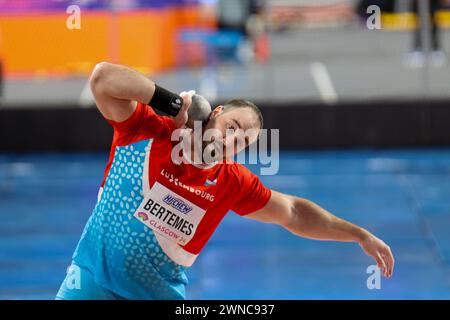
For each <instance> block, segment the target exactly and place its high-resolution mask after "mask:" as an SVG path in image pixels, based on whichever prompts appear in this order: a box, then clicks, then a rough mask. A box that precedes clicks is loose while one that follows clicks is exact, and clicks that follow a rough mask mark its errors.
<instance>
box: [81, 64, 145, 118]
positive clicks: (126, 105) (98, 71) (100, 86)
mask: <svg viewBox="0 0 450 320" xmlns="http://www.w3.org/2000/svg"><path fill="white" fill-rule="evenodd" d="M108 66H109V64H108V63H99V64H97V65H96V66H95V68H94V71H93V72H92V74H91V77H90V79H89V84H90V87H91V91H92V94H93V96H94V99H95V102H96V105H97V108H98V110H99V111H100V113H101V114H102V115H103V117H105V118H106V119H107V120H112V121H115V122H121V121H125V120H127V119H128V118H129V117H130V116H131V115H132V114H133V112H134V110H135V109H136V105H137V101H132V100H123V99H118V98H115V97H111V96H110V95H108V94H106V91H105V85H106V84H105V81H104V78H105V73H106V72H107V70H106V69H107V68H108Z"/></svg>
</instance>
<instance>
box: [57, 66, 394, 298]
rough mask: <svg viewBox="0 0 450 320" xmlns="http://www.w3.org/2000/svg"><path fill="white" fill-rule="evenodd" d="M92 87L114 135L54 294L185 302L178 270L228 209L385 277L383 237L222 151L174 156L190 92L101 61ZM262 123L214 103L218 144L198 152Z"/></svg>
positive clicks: (245, 108)
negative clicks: (350, 250)
mask: <svg viewBox="0 0 450 320" xmlns="http://www.w3.org/2000/svg"><path fill="white" fill-rule="evenodd" d="M90 84H91V89H92V92H93V95H94V97H95V100H96V103H97V107H98V109H99V111H100V112H101V114H102V115H103V116H104V117H105V119H106V121H108V122H109V123H110V124H111V125H112V127H113V128H114V137H113V141H112V146H111V151H110V157H109V161H108V164H107V166H106V169H105V175H104V179H103V182H102V184H101V188H100V191H99V195H98V200H97V204H96V206H95V208H94V210H93V213H92V215H91V217H90V218H89V221H88V222H87V224H86V226H85V229H84V231H83V234H82V235H81V239H80V241H79V243H78V246H77V248H76V250H75V253H74V254H73V257H72V265H71V267H70V268H69V271H68V275H67V277H66V279H65V280H64V281H63V283H62V285H61V288H60V290H59V292H58V294H57V297H56V298H57V299H185V286H186V284H187V283H188V279H187V277H186V274H185V269H186V268H188V267H190V266H191V265H192V264H193V263H194V261H195V259H196V258H197V256H198V254H199V253H200V252H201V250H202V248H203V247H204V246H205V244H206V243H207V242H208V240H209V238H210V237H211V235H212V234H213V232H214V230H215V229H216V228H217V226H218V224H219V223H220V221H221V220H222V219H223V218H224V216H225V215H226V214H227V212H228V211H229V210H233V211H234V212H236V213H237V214H239V215H241V216H245V217H247V218H250V219H255V220H258V221H261V222H264V223H272V224H278V225H280V226H282V227H284V228H285V229H286V230H288V231H290V232H292V233H293V234H295V235H298V236H301V237H306V238H310V239H316V240H333V241H345V242H357V243H358V244H359V245H360V246H361V248H362V249H363V250H364V252H365V253H366V254H368V255H369V256H371V257H373V258H374V259H375V260H376V262H377V264H378V267H380V268H381V269H382V270H383V275H384V276H385V277H390V276H391V275H392V271H393V267H394V259H393V256H392V253H391V250H390V248H389V247H388V246H387V245H386V244H385V243H384V242H383V241H382V240H380V239H378V238H377V237H375V236H374V235H372V234H371V233H370V232H368V231H367V230H365V229H363V228H361V227H358V226H356V225H354V224H351V223H350V222H347V221H344V220H342V219H340V218H337V217H335V216H334V215H332V214H331V213H329V212H328V211H326V210H324V209H322V208H321V207H319V206H318V205H316V204H314V203H312V202H310V201H308V200H306V199H302V198H299V197H296V196H293V195H287V194H283V193H280V192H277V191H274V190H270V189H268V188H267V187H265V186H264V185H263V184H262V183H261V182H260V180H259V179H258V177H257V176H256V175H254V174H253V173H251V172H250V171H249V170H248V169H246V168H245V167H244V166H243V165H241V164H238V163H235V162H233V161H232V160H230V159H229V158H230V155H227V157H226V158H225V160H226V161H217V160H218V159H217V156H215V160H214V161H210V162H208V163H206V162H205V163H196V162H195V161H193V160H194V158H195V157H194V156H195V150H194V152H192V153H190V154H189V153H188V152H186V153H187V154H189V155H188V156H185V155H184V149H183V151H182V152H181V153H182V155H183V157H184V158H186V159H187V161H181V162H179V161H178V162H177V161H173V152H172V151H173V148H174V146H175V145H176V144H177V143H178V142H176V141H173V139H172V138H171V137H172V135H173V133H174V132H175V131H177V130H189V129H185V125H186V123H187V121H188V109H189V107H190V105H191V102H192V96H193V93H192V92H189V93H183V94H180V95H177V94H174V93H172V92H170V91H168V90H166V89H164V88H162V87H160V86H158V85H157V84H155V83H154V82H153V81H151V80H150V79H148V78H147V77H145V76H144V75H142V74H140V73H138V72H137V71H135V70H132V69H130V68H128V67H125V66H120V65H115V64H111V63H106V62H102V63H99V64H98V65H97V66H96V67H95V68H94V71H93V73H92V76H91V79H90ZM154 109H157V110H160V111H164V112H165V113H166V114H169V115H172V116H173V117H170V116H160V115H157V114H156V113H155V111H154ZM262 122H263V121H262V116H261V113H260V112H259V110H258V108H257V107H256V106H255V105H254V104H253V103H251V102H248V101H245V100H232V101H230V102H228V103H227V104H225V105H224V106H218V107H216V108H215V109H214V110H213V111H212V112H211V113H210V114H209V117H208V120H207V122H205V124H204V127H205V129H215V130H216V131H219V132H221V133H223V139H222V141H218V140H217V138H216V140H215V141H213V140H211V143H208V142H206V143H202V144H201V148H203V149H207V148H208V146H211V145H213V148H212V149H213V150H215V151H220V148H216V147H217V142H222V143H223V144H222V145H223V146H230V145H232V144H233V143H235V145H233V148H232V150H233V154H236V153H238V152H239V151H241V150H243V149H244V148H245V147H246V146H248V145H249V144H252V143H254V142H255V141H256V140H257V138H258V132H259V130H260V129H261V128H262V124H263V123H262ZM240 129H242V130H251V129H253V130H254V131H255V132H256V134H251V135H250V136H249V137H248V138H247V139H246V140H245V143H237V142H236V139H235V137H233V134H231V135H230V134H228V133H227V132H229V131H230V130H231V132H233V131H234V130H240ZM189 132H190V131H189ZM191 133H192V132H191ZM230 137H231V138H230ZM193 149H195V148H193ZM74 279H75V280H74Z"/></svg>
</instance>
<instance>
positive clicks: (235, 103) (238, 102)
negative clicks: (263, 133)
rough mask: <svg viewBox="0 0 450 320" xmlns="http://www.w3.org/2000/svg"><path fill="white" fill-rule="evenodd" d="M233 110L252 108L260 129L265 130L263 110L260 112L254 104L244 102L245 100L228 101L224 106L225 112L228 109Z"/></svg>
mask: <svg viewBox="0 0 450 320" xmlns="http://www.w3.org/2000/svg"><path fill="white" fill-rule="evenodd" d="M233 108H250V109H252V110H253V112H254V113H255V115H256V117H257V119H258V123H259V128H260V129H262V128H263V123H264V122H263V116H262V113H261V110H259V108H258V107H257V106H256V105H255V104H254V103H253V102H251V101H248V100H244V99H232V100H229V101H227V102H226V103H225V104H224V106H223V110H224V111H226V110H228V109H233Z"/></svg>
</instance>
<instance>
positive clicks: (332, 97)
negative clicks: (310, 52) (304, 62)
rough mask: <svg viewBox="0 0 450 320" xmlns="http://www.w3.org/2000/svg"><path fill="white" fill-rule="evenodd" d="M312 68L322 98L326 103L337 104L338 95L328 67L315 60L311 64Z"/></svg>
mask: <svg viewBox="0 0 450 320" xmlns="http://www.w3.org/2000/svg"><path fill="white" fill-rule="evenodd" d="M310 70H311V75H312V77H313V79H314V82H315V84H316V86H317V90H318V91H319V94H320V97H321V98H322V100H323V101H324V102H325V103H326V104H336V103H337V101H338V95H337V93H336V90H335V89H334V86H333V83H332V82H331V78H330V74H329V73H328V70H327V67H326V66H325V65H324V64H323V63H321V62H313V63H311V65H310Z"/></svg>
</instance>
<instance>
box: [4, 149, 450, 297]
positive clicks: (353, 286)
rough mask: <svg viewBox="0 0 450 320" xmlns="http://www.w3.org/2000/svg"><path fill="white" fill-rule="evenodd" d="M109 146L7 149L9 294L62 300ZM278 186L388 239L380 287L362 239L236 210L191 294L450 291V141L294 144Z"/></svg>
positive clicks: (194, 272)
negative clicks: (390, 272)
mask: <svg viewBox="0 0 450 320" xmlns="http://www.w3.org/2000/svg"><path fill="white" fill-rule="evenodd" d="M106 160H107V155H106V154H99V155H96V154H82V155H73V154H72V155H27V156H8V155H0V221H1V222H0V298H1V299H53V297H54V295H55V293H56V291H57V289H58V288H59V285H60V282H61V281H62V279H63V277H64V275H65V268H66V267H67V266H68V264H69V262H70V256H71V254H72V252H73V250H74V248H75V245H76V243H77V241H78V239H79V236H80V234H81V231H82V228H83V226H84V224H85V222H86V221H87V218H88V216H89V214H90V212H91V210H92V208H93V206H94V204H95V201H96V194H97V189H98V185H99V183H100V182H101V179H102V175H103V170H104V166H105V164H106ZM262 180H263V182H264V183H265V184H266V185H268V186H269V187H271V188H274V189H276V190H279V191H282V192H287V193H291V194H295V195H298V196H302V197H306V198H308V199H311V200H313V201H315V202H317V203H318V204H320V205H322V206H323V207H325V208H327V209H329V210H330V211H332V212H333V213H335V214H337V215H338V216H341V217H343V218H345V219H348V220H350V221H352V222H355V223H357V224H360V225H362V226H364V227H366V228H367V229H369V230H370V231H372V232H374V233H375V234H377V235H378V236H380V237H381V238H383V239H384V240H385V241H386V242H387V243H388V244H389V245H390V246H391V247H392V250H393V252H394V254H395V256H396V270H395V272H394V276H393V278H391V279H390V280H385V279H384V278H383V279H382V282H381V290H369V289H367V287H366V279H367V277H368V276H369V275H368V274H366V268H367V267H368V266H369V265H371V264H373V262H372V261H371V259H370V258H368V257H366V256H365V255H364V254H363V252H362V251H361V250H360V249H359V247H358V245H356V244H348V243H332V242H318V241H312V240H306V239H301V238H298V237H295V236H294V235H292V234H290V233H289V232H288V231H285V230H284V229H282V228H280V227H277V226H272V225H267V224H262V223H258V222H256V221H252V220H249V219H245V218H242V217H239V216H238V215H236V214H234V213H230V214H229V215H228V216H227V217H226V218H225V219H224V221H223V223H222V224H221V225H220V226H219V228H218V230H217V231H216V233H215V234H214V236H213V237H212V239H211V241H210V242H209V243H208V244H207V245H206V247H205V249H204V251H203V252H202V254H201V255H200V257H199V258H198V260H197V262H196V263H195V264H194V266H193V267H192V268H191V269H190V270H189V273H188V276H189V277H190V285H189V287H188V298H190V299H234V298H236V299H309V298H320V299H340V298H341V299H449V298H450V150H449V149H447V150H406V151H339V152H332V151H327V152H284V153H282V154H281V162H280V171H279V173H278V175H276V176H265V177H262Z"/></svg>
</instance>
